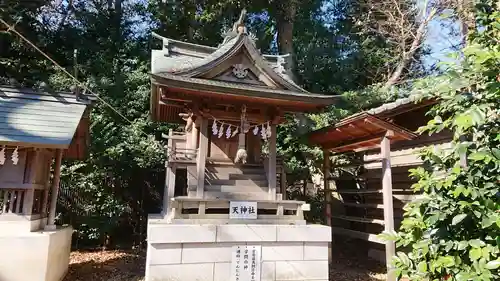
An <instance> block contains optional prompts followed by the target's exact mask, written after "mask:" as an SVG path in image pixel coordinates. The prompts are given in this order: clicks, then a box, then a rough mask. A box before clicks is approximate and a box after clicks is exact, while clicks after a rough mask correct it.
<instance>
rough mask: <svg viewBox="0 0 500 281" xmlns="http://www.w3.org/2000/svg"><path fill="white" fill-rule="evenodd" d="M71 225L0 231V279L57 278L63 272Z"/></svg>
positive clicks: (45, 280)
mask: <svg viewBox="0 0 500 281" xmlns="http://www.w3.org/2000/svg"><path fill="white" fill-rule="evenodd" d="M72 234H73V229H72V228H71V227H65V228H61V229H57V230H55V231H38V232H24V233H20V234H19V233H18V234H16V235H11V234H8V235H7V234H2V233H0V253H1V254H0V281H60V280H62V278H63V277H64V275H65V274H66V271H67V270H68V265H69V254H70V250H71V235H72Z"/></svg>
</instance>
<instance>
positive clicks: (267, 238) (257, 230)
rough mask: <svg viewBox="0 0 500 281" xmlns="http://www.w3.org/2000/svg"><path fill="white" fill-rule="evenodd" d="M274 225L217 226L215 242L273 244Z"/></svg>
mask: <svg viewBox="0 0 500 281" xmlns="http://www.w3.org/2000/svg"><path fill="white" fill-rule="evenodd" d="M274 241H276V226H275V225H258V224H239V225H236V224H226V225H218V226H217V242H274Z"/></svg>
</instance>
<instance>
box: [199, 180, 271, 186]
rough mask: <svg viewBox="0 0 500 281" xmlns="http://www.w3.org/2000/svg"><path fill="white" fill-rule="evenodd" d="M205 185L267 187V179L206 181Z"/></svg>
mask: <svg viewBox="0 0 500 281" xmlns="http://www.w3.org/2000/svg"><path fill="white" fill-rule="evenodd" d="M205 185H233V186H267V180H265V179H256V180H250V179H243V180H239V179H236V180H233V179H206V180H205Z"/></svg>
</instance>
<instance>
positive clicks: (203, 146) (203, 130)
mask: <svg viewBox="0 0 500 281" xmlns="http://www.w3.org/2000/svg"><path fill="white" fill-rule="evenodd" d="M199 118H201V117H199ZM207 151H208V119H205V118H203V119H202V120H201V124H200V142H199V148H198V157H197V158H196V174H197V179H198V183H197V188H196V197H198V198H203V192H204V189H205V164H206V160H207Z"/></svg>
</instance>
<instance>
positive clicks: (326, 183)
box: [323, 149, 333, 263]
mask: <svg viewBox="0 0 500 281" xmlns="http://www.w3.org/2000/svg"><path fill="white" fill-rule="evenodd" d="M329 177H330V151H329V150H327V149H325V150H323V190H324V191H325V223H326V225H328V226H330V227H331V226H332V193H331V192H332V191H331V190H330V180H329V179H328V178H329ZM332 241H333V233H332ZM328 262H329V263H331V262H332V242H329V243H328Z"/></svg>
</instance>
